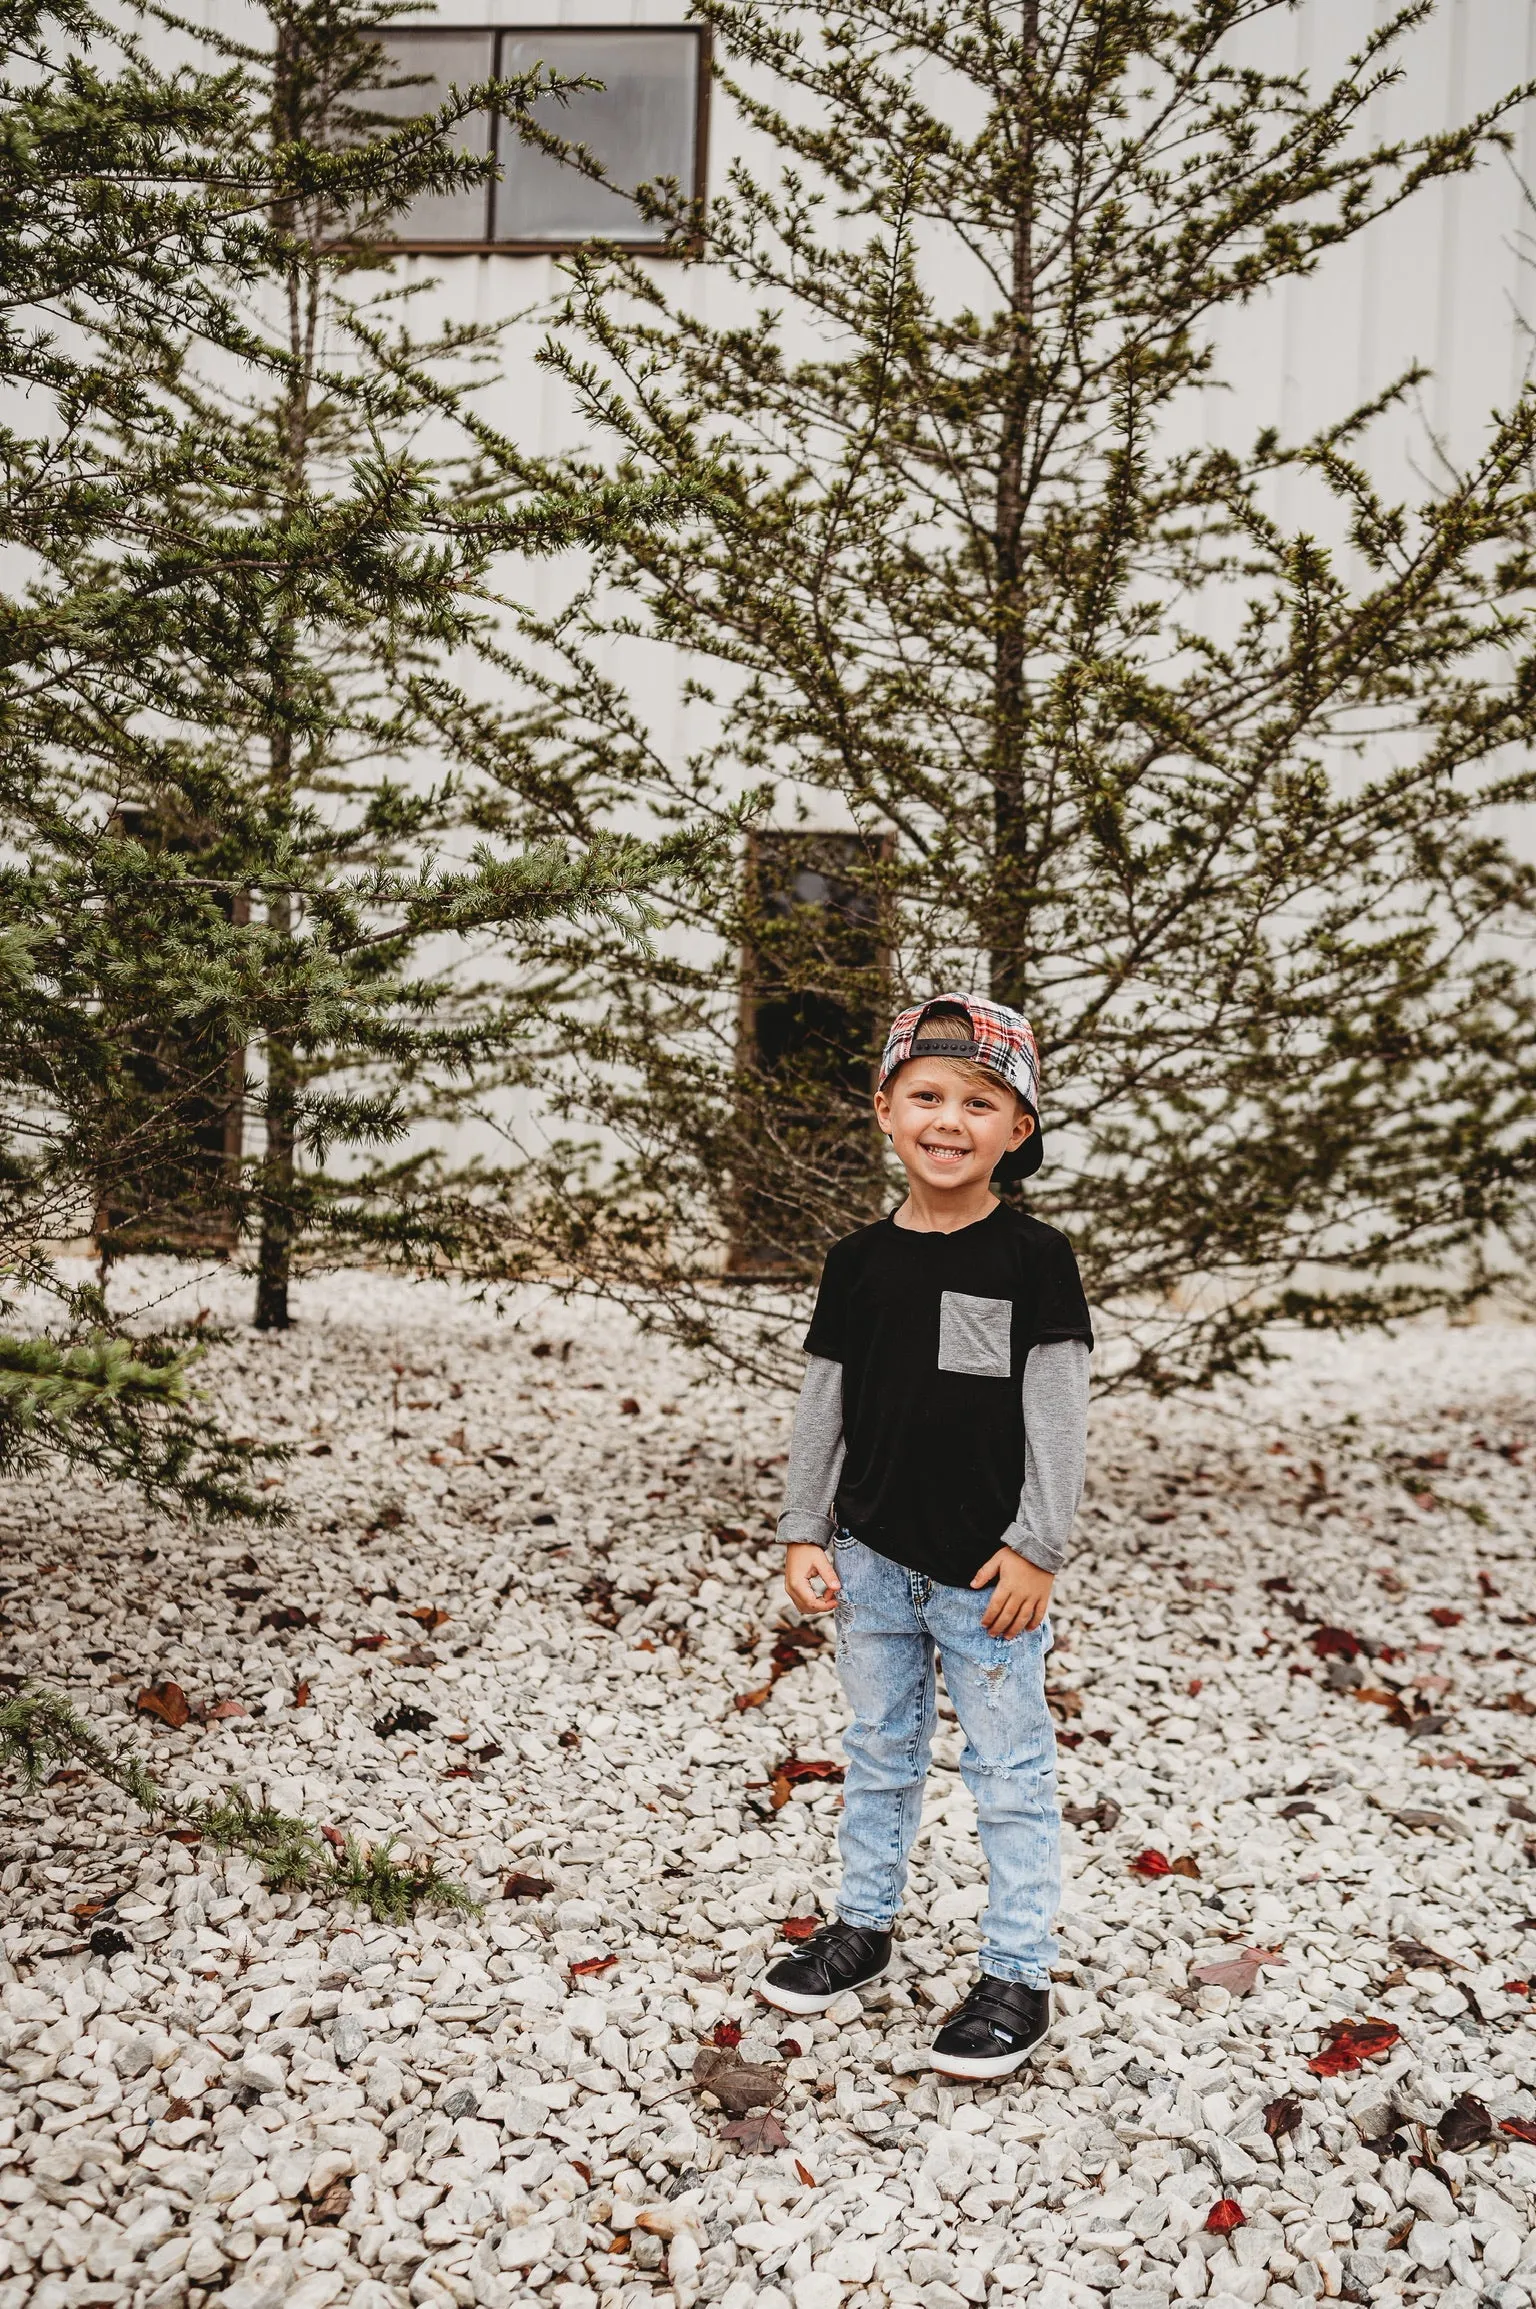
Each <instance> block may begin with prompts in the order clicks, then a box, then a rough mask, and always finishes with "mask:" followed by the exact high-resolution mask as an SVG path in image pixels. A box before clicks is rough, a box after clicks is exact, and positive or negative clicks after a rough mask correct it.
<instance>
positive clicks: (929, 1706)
mask: <svg viewBox="0 0 1536 2309" xmlns="http://www.w3.org/2000/svg"><path fill="white" fill-rule="evenodd" d="M834 1552H835V1559H836V1563H837V1576H838V1579H839V1581H840V1583H841V1587H842V1593H841V1596H840V1597H839V1600H838V1606H837V1621H836V1624H837V1665H838V1672H839V1674H840V1675H841V1677H842V1680H843V1690H844V1692H845V1693H846V1694H847V1697H848V1704H849V1707H850V1708H851V1710H852V1714H853V1720H852V1722H851V1723H850V1725H849V1727H848V1729H847V1731H846V1732H845V1733H844V1735H843V1746H844V1749H845V1751H846V1754H847V1759H848V1770H847V1778H846V1780H845V1782H844V1785H843V1818H842V1827H841V1830H840V1832H839V1836H838V1845H839V1849H840V1851H841V1854H842V1861H843V1881H842V1889H841V1891H840V1892H839V1894H838V1902H837V1912H838V1914H839V1916H841V1917H842V1919H843V1921H844V1923H845V1924H862V1925H865V1926H868V1927H870V1928H871V1929H873V1930H875V1931H879V1932H884V1931H888V1930H889V1929H890V1927H891V1924H892V1923H893V1922H894V1920H895V1916H896V1911H897V1909H898V1908H899V1907H900V1905H901V1896H902V1892H903V1891H904V1889H905V1887H906V1881H907V1855H908V1853H909V1852H910V1850H911V1848H912V1840H913V1838H914V1837H915V1836H916V1834H917V1830H918V1824H919V1821H920V1819H921V1817H922V1808H923V1783H924V1781H925V1780H926V1778H927V1776H928V1757H929V1752H930V1749H931V1747H932V1743H933V1726H934V1717H935V1712H936V1711H935V1706H934V1672H933V1663H934V1655H935V1653H937V1655H938V1657H939V1658H940V1659H941V1660H942V1661H943V1663H944V1682H945V1685H946V1687H947V1689H948V1692H949V1696H950V1698H951V1699H952V1700H953V1702H954V1705H955V1714H956V1715H957V1716H958V1717H959V1719H960V1728H961V1730H962V1732H963V1733H964V1734H965V1745H964V1747H963V1749H962V1750H961V1754H960V1772H961V1777H962V1778H963V1779H964V1781H965V1784H966V1786H967V1787H968V1788H969V1789H970V1791H971V1794H972V1795H973V1796H974V1797H975V1799H976V1811H977V1816H978V1822H979V1825H980V1829H981V1848H982V1851H983V1852H984V1853H985V1855H986V1861H987V1875H988V1898H987V1906H986V1911H985V1913H984V1914H983V1916H982V1920H981V1931H982V1945H981V1969H982V1970H983V1972H989V1973H991V1974H992V1975H993V1977H994V1978H995V1979H998V1980H1017V1981H1022V1982H1023V1983H1024V1985H1025V1986H1026V1987H1027V1988H1044V1987H1046V1986H1047V1984H1048V1982H1049V1979H1050V1971H1051V1965H1052V1963H1053V1961H1054V1959H1055V1956H1056V1943H1055V1941H1054V1940H1053V1939H1052V1938H1051V1925H1052V1923H1053V1922H1054V1921H1055V1916H1056V1911H1057V1908H1058V1907H1059V1906H1060V1903H1061V1813H1060V1811H1059V1809H1058V1808H1057V1803H1056V1735H1055V1733H1054V1732H1053V1730H1052V1728H1051V1718H1050V1712H1049V1710H1048V1708H1047V1707H1046V1702H1045V1657H1046V1654H1047V1652H1048V1651H1049V1650H1050V1648H1051V1633H1050V1622H1049V1621H1048V1620H1047V1621H1046V1623H1045V1625H1044V1626H1043V1627H1040V1628H1037V1629H1036V1630H1035V1631H1034V1632H1033V1633H1032V1634H1026V1635H1018V1636H1014V1637H1012V1638H1011V1639H1010V1640H1009V1641H1007V1642H1004V1640H1003V1639H1002V1638H1001V1637H1000V1636H993V1635H989V1634H988V1633H987V1631H986V1629H985V1628H984V1627H983V1626H982V1624H981V1615H982V1613H983V1612H984V1611H985V1610H986V1608H987V1605H988V1603H989V1602H990V1600H991V1592H992V1591H991V1590H990V1589H989V1588H977V1589H972V1588H965V1587H946V1586H944V1585H942V1584H941V1583H940V1582H939V1581H938V1580H932V1579H927V1578H925V1577H924V1576H923V1574H922V1573H921V1572H916V1571H908V1570H907V1569H906V1568H905V1566H904V1565H902V1564H899V1563H892V1562H891V1561H890V1559H889V1558H888V1557H887V1556H883V1555H877V1554H876V1552H875V1550H874V1549H873V1548H872V1547H866V1546H865V1545H864V1543H863V1541H862V1540H857V1539H851V1538H849V1537H848V1536H847V1535H846V1534H839V1536H838V1538H837V1541H836V1543H835V1551H834Z"/></svg>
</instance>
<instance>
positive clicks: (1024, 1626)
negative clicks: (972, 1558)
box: [971, 1547, 1056, 1641]
mask: <svg viewBox="0 0 1536 2309" xmlns="http://www.w3.org/2000/svg"><path fill="white" fill-rule="evenodd" d="M994 1580H995V1581H996V1582H997V1588H996V1592H995V1593H994V1595H993V1597H992V1601H991V1602H990V1603H989V1604H988V1606H987V1608H986V1610H985V1611H984V1612H983V1613H982V1615H981V1624H982V1626H983V1627H984V1628H985V1629H986V1631H987V1633H988V1635H989V1636H1002V1637H1003V1639H1004V1640H1005V1641H1006V1640H1007V1639H1008V1638H1009V1637H1010V1636H1021V1635H1025V1634H1027V1633H1028V1632H1029V1630H1030V1629H1032V1628H1037V1627H1038V1626H1039V1625H1040V1622H1041V1621H1042V1620H1043V1619H1044V1617H1045V1615H1046V1613H1047V1612H1048V1611H1049V1610H1050V1608H1051V1590H1052V1588H1053V1587H1054V1586H1055V1585H1056V1581H1055V1577H1054V1575H1053V1574H1052V1573H1050V1572H1048V1571H1042V1570H1041V1569H1040V1567H1039V1565H1038V1564H1034V1563H1031V1562H1030V1561H1029V1559H1028V1557H1027V1556H1022V1555H1015V1553H1014V1551H1013V1549H1012V1548H1011V1547H1000V1548H999V1549H998V1551H997V1553H996V1555H994V1556H990V1557H989V1558H988V1560H987V1561H986V1562H985V1563H984V1564H983V1565H982V1567H981V1569H980V1571H979V1572H978V1573H977V1574H976V1577H975V1578H974V1579H973V1580H972V1582H971V1585H972V1587H991V1585H992V1583H993V1581H994Z"/></svg>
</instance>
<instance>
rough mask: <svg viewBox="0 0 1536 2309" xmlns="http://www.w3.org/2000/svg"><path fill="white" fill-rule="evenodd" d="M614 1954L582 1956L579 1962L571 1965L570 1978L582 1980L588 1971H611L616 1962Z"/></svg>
mask: <svg viewBox="0 0 1536 2309" xmlns="http://www.w3.org/2000/svg"><path fill="white" fill-rule="evenodd" d="M618 1961H619V1960H618V1958H617V1957H616V1956H584V1957H582V1959H581V1961H580V1963H579V1964H573V1965H572V1966H571V1978H572V1980H583V1979H585V1978H586V1976H587V1974H588V1973H594V1972H611V1971H612V1969H613V1967H614V1966H615V1965H616V1964H617V1963H618Z"/></svg>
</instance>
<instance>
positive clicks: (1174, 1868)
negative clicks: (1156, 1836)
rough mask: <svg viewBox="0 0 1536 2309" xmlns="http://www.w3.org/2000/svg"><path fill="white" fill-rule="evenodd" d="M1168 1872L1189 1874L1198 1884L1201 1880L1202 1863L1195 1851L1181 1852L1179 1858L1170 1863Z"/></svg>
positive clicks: (1182, 1874)
mask: <svg viewBox="0 0 1536 2309" xmlns="http://www.w3.org/2000/svg"><path fill="white" fill-rule="evenodd" d="M1168 1873H1169V1874H1170V1876H1187V1877H1189V1878H1190V1879H1191V1880H1192V1881H1193V1882H1194V1883H1196V1884H1198V1883H1199V1881H1200V1863H1199V1861H1198V1860H1197V1859H1196V1858H1195V1856H1194V1854H1193V1852H1181V1853H1180V1854H1179V1857H1178V1858H1177V1860H1174V1861H1171V1862H1170V1863H1169V1869H1168Z"/></svg>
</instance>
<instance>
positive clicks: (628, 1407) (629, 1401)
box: [619, 1395, 640, 1419]
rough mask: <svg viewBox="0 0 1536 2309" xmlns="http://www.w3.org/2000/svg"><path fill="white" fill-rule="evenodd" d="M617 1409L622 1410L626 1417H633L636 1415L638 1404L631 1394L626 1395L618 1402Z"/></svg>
mask: <svg viewBox="0 0 1536 2309" xmlns="http://www.w3.org/2000/svg"><path fill="white" fill-rule="evenodd" d="M619 1409H620V1410H621V1411H622V1412H623V1414H624V1416H625V1418H626V1419H633V1418H635V1417H636V1416H637V1414H638V1412H639V1409H640V1406H639V1404H638V1403H637V1402H636V1401H635V1398H634V1397H633V1395H626V1396H625V1397H624V1399H623V1401H622V1402H621V1403H620V1405H619Z"/></svg>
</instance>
